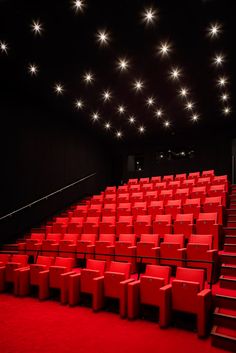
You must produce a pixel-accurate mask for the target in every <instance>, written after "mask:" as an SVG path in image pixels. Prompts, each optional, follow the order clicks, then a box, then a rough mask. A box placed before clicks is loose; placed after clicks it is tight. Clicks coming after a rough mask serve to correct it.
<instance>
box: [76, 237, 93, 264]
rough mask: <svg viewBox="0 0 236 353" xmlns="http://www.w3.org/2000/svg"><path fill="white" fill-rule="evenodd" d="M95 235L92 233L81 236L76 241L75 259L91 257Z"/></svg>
mask: <svg viewBox="0 0 236 353" xmlns="http://www.w3.org/2000/svg"><path fill="white" fill-rule="evenodd" d="M96 239H97V235H96V234H94V233H91V234H85V233H84V234H82V235H81V238H80V240H78V241H77V258H78V259H85V258H91V257H93V253H94V250H95V241H96Z"/></svg>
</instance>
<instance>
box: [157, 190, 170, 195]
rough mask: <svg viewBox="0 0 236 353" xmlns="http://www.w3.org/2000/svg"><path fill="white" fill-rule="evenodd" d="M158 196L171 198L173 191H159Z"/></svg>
mask: <svg viewBox="0 0 236 353" xmlns="http://www.w3.org/2000/svg"><path fill="white" fill-rule="evenodd" d="M159 196H163V197H166V196H169V197H172V196H173V190H161V192H160V195H159Z"/></svg>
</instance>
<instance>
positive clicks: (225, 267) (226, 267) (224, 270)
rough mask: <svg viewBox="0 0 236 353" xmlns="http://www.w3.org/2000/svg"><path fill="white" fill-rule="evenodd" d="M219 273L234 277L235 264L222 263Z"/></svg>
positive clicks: (235, 273)
mask: <svg viewBox="0 0 236 353" xmlns="http://www.w3.org/2000/svg"><path fill="white" fill-rule="evenodd" d="M220 273H221V275H224V276H232V277H235V278H236V265H231V264H222V265H221V271H220Z"/></svg>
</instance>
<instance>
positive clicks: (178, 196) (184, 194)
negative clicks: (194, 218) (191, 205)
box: [174, 188, 189, 205]
mask: <svg viewBox="0 0 236 353" xmlns="http://www.w3.org/2000/svg"><path fill="white" fill-rule="evenodd" d="M188 197H189V188H185V189H177V190H176V192H175V194H174V199H175V200H181V204H182V205H183V204H184V203H185V202H186V200H187V198H188Z"/></svg>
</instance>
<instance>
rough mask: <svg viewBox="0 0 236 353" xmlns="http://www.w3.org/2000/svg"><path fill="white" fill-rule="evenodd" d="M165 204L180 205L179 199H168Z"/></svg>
mask: <svg viewBox="0 0 236 353" xmlns="http://www.w3.org/2000/svg"><path fill="white" fill-rule="evenodd" d="M166 206H171V207H173V206H175V207H181V201H180V200H168V201H167V204H166Z"/></svg>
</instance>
